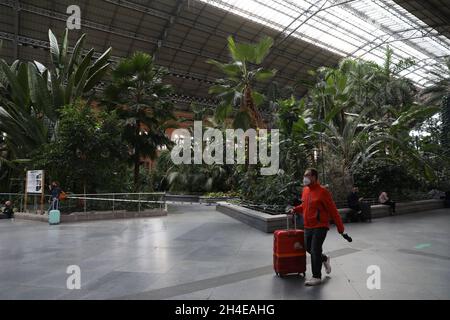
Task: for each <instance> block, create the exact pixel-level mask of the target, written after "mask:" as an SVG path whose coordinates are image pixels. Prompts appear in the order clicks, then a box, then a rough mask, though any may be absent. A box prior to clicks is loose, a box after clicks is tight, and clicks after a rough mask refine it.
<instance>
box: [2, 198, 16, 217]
mask: <svg viewBox="0 0 450 320" xmlns="http://www.w3.org/2000/svg"><path fill="white" fill-rule="evenodd" d="M2 213H3V214H2V217H0V219H14V210H13V206H12V202H11V201H6V202H5V208H3V212H2Z"/></svg>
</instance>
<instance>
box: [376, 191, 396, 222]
mask: <svg viewBox="0 0 450 320" xmlns="http://www.w3.org/2000/svg"><path fill="white" fill-rule="evenodd" d="M378 201H379V202H380V204H383V205H386V206H390V207H391V208H390V210H389V214H390V215H391V216H392V215H394V214H395V202H394V201H392V200H391V199H390V198H389V196H388V194H387V192H385V191H383V192H381V194H380V196H379V197H378Z"/></svg>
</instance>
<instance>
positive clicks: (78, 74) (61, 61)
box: [37, 29, 112, 110]
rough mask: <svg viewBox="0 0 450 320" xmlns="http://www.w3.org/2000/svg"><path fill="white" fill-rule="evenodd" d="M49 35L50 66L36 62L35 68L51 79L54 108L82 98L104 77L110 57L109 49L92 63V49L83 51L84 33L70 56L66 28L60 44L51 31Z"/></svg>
mask: <svg viewBox="0 0 450 320" xmlns="http://www.w3.org/2000/svg"><path fill="white" fill-rule="evenodd" d="M48 36H49V40H50V56H51V62H52V65H51V66H50V68H45V67H43V66H42V65H39V64H37V67H38V68H39V71H40V73H41V74H42V76H43V78H44V80H45V79H47V78H49V79H50V81H51V85H50V93H51V97H52V101H53V108H54V109H55V110H57V109H58V108H60V107H62V106H65V105H69V104H72V103H74V102H75V101H77V100H78V99H79V98H81V97H84V96H85V95H86V94H88V93H89V92H90V91H91V90H92V89H94V88H95V86H96V85H97V84H98V83H99V82H100V81H101V80H102V79H103V77H104V76H105V75H106V73H107V72H108V70H109V67H110V62H109V58H110V56H111V51H112V48H109V49H107V50H106V51H105V52H104V53H103V54H101V55H100V56H99V57H98V58H97V59H96V61H95V62H92V60H93V59H94V57H95V50H94V49H91V50H89V51H88V52H87V53H86V54H84V43H85V40H86V35H85V34H83V35H82V36H81V37H80V38H79V39H78V41H77V43H76V44H75V47H74V48H73V52H72V54H71V55H70V54H69V41H68V30H67V29H66V30H65V33H64V36H63V41H62V44H61V46H60V45H59V43H58V40H57V38H56V37H55V35H54V34H53V32H52V31H51V30H49V32H48ZM83 54H84V55H83Z"/></svg>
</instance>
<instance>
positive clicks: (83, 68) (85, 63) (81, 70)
mask: <svg viewBox="0 0 450 320" xmlns="http://www.w3.org/2000/svg"><path fill="white" fill-rule="evenodd" d="M93 55H94V49H91V50H90V51H89V52H88V53H87V54H86V56H85V57H84V58H83V60H82V61H81V63H80V65H79V66H78V68H77V71H76V73H75V84H76V85H77V86H78V84H79V82H80V80H81V78H82V77H84V74H85V73H89V70H88V68H89V64H90V63H91V59H92V56H93ZM87 77H88V74H86V79H87Z"/></svg>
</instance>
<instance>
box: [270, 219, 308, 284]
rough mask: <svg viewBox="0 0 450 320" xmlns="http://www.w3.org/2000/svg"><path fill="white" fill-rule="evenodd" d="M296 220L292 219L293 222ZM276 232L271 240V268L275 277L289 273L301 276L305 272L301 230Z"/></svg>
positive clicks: (303, 236)
mask: <svg viewBox="0 0 450 320" xmlns="http://www.w3.org/2000/svg"><path fill="white" fill-rule="evenodd" d="M295 220H296V219H295V218H294V221H295ZM287 228H288V229H287V230H277V231H275V232H274V238H273V267H274V269H275V273H276V274H277V276H280V277H282V276H285V275H287V274H290V273H297V274H299V275H300V274H303V276H305V272H306V250H305V235H304V231H303V230H297V229H296V225H295V227H294V229H293V230H290V229H289V216H288V222H287Z"/></svg>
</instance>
